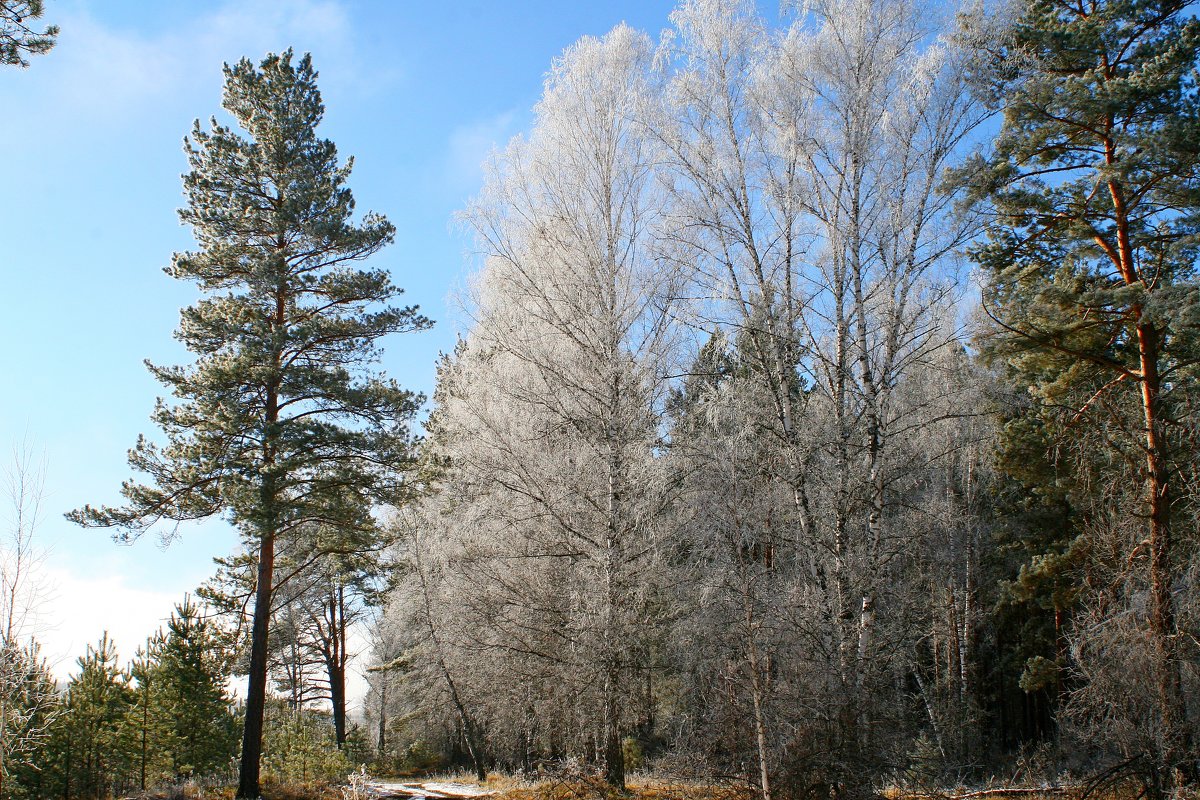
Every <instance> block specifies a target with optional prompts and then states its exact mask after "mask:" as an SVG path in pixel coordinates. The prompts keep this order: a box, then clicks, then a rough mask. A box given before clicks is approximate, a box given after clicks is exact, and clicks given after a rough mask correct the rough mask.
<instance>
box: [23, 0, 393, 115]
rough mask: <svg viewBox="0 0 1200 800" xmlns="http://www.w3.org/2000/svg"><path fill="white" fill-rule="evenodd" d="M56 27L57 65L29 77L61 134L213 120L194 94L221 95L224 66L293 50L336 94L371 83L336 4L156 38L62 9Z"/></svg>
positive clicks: (244, 13) (261, 7) (217, 18)
mask: <svg viewBox="0 0 1200 800" xmlns="http://www.w3.org/2000/svg"><path fill="white" fill-rule="evenodd" d="M54 22H55V23H56V24H58V25H60V27H61V28H62V33H61V34H60V35H59V42H58V45H57V46H56V47H55V49H54V53H53V57H48V58H45V59H42V60H40V61H39V62H38V63H37V66H38V70H37V71H33V70H31V71H30V72H29V75H28V76H29V77H32V78H34V79H35V80H38V81H41V82H42V84H43V87H44V89H45V91H44V92H43V93H42V94H41V96H40V98H38V100H39V102H40V104H41V105H42V109H43V111H44V113H46V114H48V115H50V116H51V117H52V118H53V119H55V120H56V121H57V123H58V124H59V125H72V124H74V125H86V126H88V127H96V126H107V125H114V126H118V127H127V126H129V125H130V123H133V122H135V121H136V120H139V119H143V118H153V117H154V116H156V115H161V114H162V112H163V111H164V110H165V109H167V108H170V107H183V108H187V109H189V113H190V114H191V115H192V116H196V115H199V116H201V117H203V116H206V115H207V114H206V113H203V112H204V110H205V108H206V107H205V106H196V95H197V93H210V94H215V93H216V91H217V89H218V87H219V86H220V80H221V79H220V65H221V64H222V63H223V62H233V61H236V60H237V59H239V58H241V57H243V56H246V57H249V58H251V59H252V60H257V59H260V58H261V57H262V56H263V55H264V54H266V53H267V52H278V51H280V50H283V49H286V48H287V47H289V46H294V47H295V49H296V51H297V52H305V51H313V52H314V61H315V62H316V65H317V68H318V69H319V70H322V71H323V72H324V71H327V72H328V74H329V75H330V76H331V77H332V78H333V80H331V81H329V82H330V83H333V84H334V85H337V86H339V87H342V88H345V87H349V88H351V89H353V90H356V91H358V90H362V89H363V84H364V83H366V81H365V79H364V76H366V75H370V74H371V73H370V72H369V71H367V70H365V69H361V68H360V65H359V56H358V54H357V52H356V49H355V47H354V46H353V42H354V36H353V33H352V29H351V23H350V19H349V16H348V15H347V13H346V11H345V9H344V8H343V7H342V5H341V4H340V3H338V2H333V1H332V0H293V1H292V2H288V3H279V2H275V0H241V1H240V2H238V1H233V0H231V1H230V2H226V3H224V4H223V5H221V6H220V7H218V9H217V10H216V11H214V12H211V13H208V14H206V15H202V16H198V17H196V18H195V19H193V20H191V21H190V22H189V25H188V27H187V29H186V31H180V30H178V29H172V30H168V31H161V32H156V33H154V34H143V33H139V32H136V31H132V30H126V29H119V28H115V27H111V26H107V25H105V24H104V23H102V22H100V21H98V20H97V19H95V18H94V17H93V16H91V15H90V14H89V13H87V12H86V11H81V12H74V13H72V12H70V11H66V10H65V9H64V10H62V11H61V12H60V13H58V14H56V16H55V20H54ZM372 77H373V78H374V79H375V80H379V78H378V77H377V76H372ZM323 83H324V81H323ZM213 110H215V109H213ZM181 133H182V131H181Z"/></svg>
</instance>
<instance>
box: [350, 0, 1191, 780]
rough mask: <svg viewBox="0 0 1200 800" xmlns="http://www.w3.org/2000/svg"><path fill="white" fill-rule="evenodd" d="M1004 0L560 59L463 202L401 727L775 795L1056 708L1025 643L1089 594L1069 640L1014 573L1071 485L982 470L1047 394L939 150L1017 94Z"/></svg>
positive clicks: (976, 752)
mask: <svg viewBox="0 0 1200 800" xmlns="http://www.w3.org/2000/svg"><path fill="white" fill-rule="evenodd" d="M1034 5H1036V4H1034ZM1031 7H1032V6H1031ZM1039 8H1040V6H1039ZM945 11H947V12H949V10H948V9H945ZM1035 12H1036V13H1040V12H1037V9H1036V8H1035V9H1034V10H1032V11H1029V12H1028V13H1029V14H1031V15H1034V16H1033V17H1029V18H1036V13H1035ZM1018 16H1019V14H1018ZM984 19H985V18H984V17H982V16H980V15H978V14H974V15H967V16H966V17H964V18H962V20H960V21H959V22H958V23H954V22H953V19H952V15H951V14H950V13H947V14H946V18H945V19H944V20H941V21H939V20H938V19H935V18H934V17H932V16H931V15H929V14H928V13H927V11H926V9H925V8H924V7H923V6H922V5H921V4H918V3H911V2H880V1H879V0H824V1H821V2H814V3H807V4H805V5H804V6H803V7H802V8H799V9H795V10H794V14H793V16H792V17H791V18H790V19H789V20H787V21H786V24H785V25H784V26H783V27H782V28H779V27H771V26H769V25H768V24H767V23H765V22H764V21H763V19H762V18H761V17H760V16H759V15H758V14H757V12H756V9H755V8H754V5H753V3H749V2H738V1H737V0H684V2H683V3H682V4H681V5H680V6H679V7H678V9H677V10H676V11H675V12H674V13H673V14H672V15H671V23H672V26H671V28H670V29H669V30H668V31H666V32H665V33H664V35H663V37H662V39H661V40H660V41H659V42H658V43H654V42H652V41H651V40H650V39H649V38H648V37H647V36H645V35H643V34H640V33H638V32H636V31H634V30H632V29H630V28H628V27H626V26H621V27H618V28H616V29H614V30H613V31H612V32H610V33H609V34H608V35H607V36H605V37H603V38H601V39H595V38H584V39H582V40H581V41H580V42H578V43H577V44H576V45H574V46H573V47H571V48H569V49H568V50H567V51H566V52H565V53H564V54H563V55H562V56H561V57H560V58H559V59H557V60H556V61H555V62H554V65H553V67H552V69H551V71H550V73H549V75H548V77H547V80H546V87H545V94H544V96H543V99H542V101H541V102H540V103H539V104H538V106H537V108H536V117H535V122H534V125H533V129H532V131H531V133H530V134H529V136H528V138H519V139H517V140H515V141H514V142H513V143H512V144H510V145H509V147H508V148H507V149H506V150H504V151H502V152H500V153H498V154H496V155H495V156H494V158H493V159H492V161H491V164H490V169H489V172H488V176H487V181H486V184H485V187H484V189H483V191H482V192H481V194H480V195H479V197H478V198H477V199H476V200H475V201H474V202H473V203H472V204H471V206H470V207H469V208H468V209H467V210H466V211H465V212H464V213H463V215H462V220H463V222H464V223H465V224H466V226H467V227H468V229H469V230H470V231H471V232H473V234H474V235H475V237H476V241H477V243H478V248H479V251H480V255H481V261H480V266H479V270H478V272H477V274H476V275H475V276H474V278H473V282H472V284H471V287H470V291H469V293H468V302H467V304H466V308H467V312H468V313H467V316H468V318H469V324H468V326H467V330H466V332H465V334H464V335H463V337H462V339H461V340H460V343H459V346H458V347H457V348H456V350H455V352H454V353H453V354H451V355H448V356H446V357H445V358H444V360H443V361H442V363H441V365H440V368H439V374H438V388H437V392H436V395H435V408H434V411H433V413H432V416H431V419H430V422H429V425H428V432H429V437H428V439H427V441H426V443H425V449H424V473H423V478H422V480H421V484H422V486H423V488H424V489H425V490H426V491H425V492H424V496H423V497H422V499H421V500H420V501H419V502H417V503H415V504H414V505H412V506H410V507H409V508H407V509H406V510H405V511H404V512H403V514H401V515H399V516H397V517H396V519H395V520H394V522H393V526H394V529H395V531H396V533H397V535H398V540H399V542H400V544H399V546H398V549H397V551H396V557H397V559H398V563H399V566H400V568H401V573H400V575H401V577H400V580H399V581H398V588H397V589H396V590H395V592H394V593H393V595H392V597H391V602H390V605H389V608H388V611H387V614H386V615H385V617H384V619H383V622H382V624H381V626H380V633H379V635H378V637H377V643H376V646H377V650H378V654H377V655H378V661H379V663H380V669H379V670H378V671H377V672H376V673H375V674H374V678H373V690H372V691H373V695H372V699H371V701H370V702H371V704H372V705H371V709H372V710H371V712H370V713H371V714H372V715H373V718H374V720H375V724H376V726H377V730H378V739H379V742H380V743H381V744H382V743H384V742H385V741H387V740H388V739H389V737H391V738H392V739H393V740H395V741H403V742H413V741H415V740H422V741H423V742H424V744H425V745H426V746H428V747H435V748H436V747H440V748H441V749H442V751H443V752H444V753H446V754H449V755H450V756H453V755H454V754H456V753H458V754H461V755H463V756H464V760H469V761H470V762H471V763H472V764H473V765H474V766H475V768H476V769H477V770H478V771H479V772H480V773H481V774H482V771H483V770H484V769H485V768H486V766H487V765H488V764H491V763H498V764H500V765H502V766H507V767H510V768H521V769H525V770H533V769H535V768H537V767H538V766H539V765H540V764H544V763H546V762H548V761H549V762H560V761H562V760H564V759H567V758H575V759H579V760H580V761H582V762H585V763H590V764H594V765H595V767H596V770H597V772H598V774H600V775H601V776H602V777H603V778H604V779H605V780H607V781H608V782H609V783H611V784H613V785H615V786H623V785H624V782H625V774H626V770H627V769H628V768H629V767H630V766H637V765H638V764H640V763H642V762H643V761H644V760H645V758H647V757H649V756H655V757H657V758H658V759H659V763H660V764H662V765H664V766H665V765H668V764H669V763H671V761H672V759H674V760H675V762H676V763H677V764H682V763H683V762H684V761H687V766H688V768H689V769H692V770H698V769H699V770H706V771H707V772H708V774H713V775H720V774H729V773H730V772H734V773H736V774H739V775H741V776H743V777H744V778H746V779H747V780H748V781H750V782H751V783H752V784H753V786H754V787H755V789H756V791H757V792H758V793H760V794H761V795H762V796H763V797H764V798H771V797H772V796H788V795H794V794H797V793H803V792H816V793H820V794H823V795H828V793H829V792H831V791H832V792H834V793H842V792H850V793H854V792H858V791H860V790H865V789H866V788H868V787H869V786H870V785H871V784H873V783H877V782H878V781H880V780H885V779H888V780H897V779H898V780H924V779H927V778H929V779H946V778H947V777H953V778H955V779H963V778H968V777H970V776H971V775H972V774H978V772H979V771H980V770H981V769H982V768H983V766H984V765H985V764H988V763H995V760H996V759H997V758H998V757H1000V756H1002V755H1003V754H1004V753H1005V752H1008V751H1011V750H1013V749H1014V748H1016V747H1018V746H1020V745H1021V744H1022V743H1030V742H1036V741H1037V740H1038V738H1039V737H1043V736H1045V734H1046V730H1045V728H1044V726H1041V723H1040V722H1039V721H1040V720H1041V719H1042V716H1043V715H1044V714H1045V713H1046V712H1045V711H1044V710H1039V709H1044V708H1045V707H1046V706H1045V705H1039V704H1045V703H1048V704H1049V707H1051V708H1052V707H1054V705H1055V704H1058V703H1061V702H1063V699H1064V698H1065V697H1066V695H1065V692H1066V691H1068V689H1069V687H1068V688H1066V689H1065V688H1064V686H1063V681H1062V680H1058V681H1057V684H1056V685H1055V686H1053V687H1051V686H1049V685H1048V684H1047V683H1045V682H1042V683H1037V682H1035V681H1032V679H1031V678H1030V677H1029V676H1030V674H1031V670H1033V671H1035V672H1036V670H1037V667H1038V665H1039V664H1042V661H1045V662H1046V663H1050V662H1053V661H1054V660H1055V659H1059V660H1064V659H1068V658H1069V653H1068V650H1069V642H1078V641H1079V640H1080V639H1079V637H1080V636H1081V635H1082V634H1081V633H1080V632H1081V631H1084V630H1085V626H1086V625H1089V624H1095V622H1094V620H1092V621H1089V618H1088V616H1087V614H1086V613H1082V611H1081V614H1080V622H1079V628H1078V629H1076V632H1075V633H1074V634H1072V635H1074V636H1075V638H1074V639H1071V638H1070V636H1071V635H1069V634H1068V632H1067V631H1066V630H1065V628H1064V626H1065V625H1066V621H1065V619H1064V616H1063V608H1062V607H1060V604H1058V600H1057V599H1055V600H1051V599H1050V598H1051V595H1052V594H1053V593H1048V592H1046V591H1044V590H1042V589H1038V588H1036V587H1033V584H1032V583H1030V582H1029V581H1026V580H1025V578H1026V576H1027V575H1030V574H1032V571H1033V570H1036V569H1037V568H1038V567H1039V565H1044V564H1046V563H1048V562H1047V561H1046V558H1049V557H1050V556H1049V555H1047V553H1046V552H1045V548H1044V547H1043V550H1041V551H1039V550H1038V549H1037V546H1038V545H1037V544H1036V543H1034V542H1033V540H1034V539H1035V538H1036V536H1035V534H1033V533H1029V531H1036V530H1037V526H1038V525H1039V524H1042V523H1041V522H1038V521H1037V520H1033V517H1034V514H1033V513H1032V512H1031V511H1030V508H1031V507H1032V504H1034V501H1029V502H1026V505H1025V506H1024V507H1021V508H1018V507H1019V506H1020V504H1021V503H1022V502H1024V501H1023V500H1022V498H1021V497H1020V496H1019V495H1020V494H1021V493H1022V492H1026V493H1027V494H1029V493H1032V495H1033V496H1037V497H1040V498H1042V499H1044V498H1046V497H1049V496H1051V495H1052V494H1053V492H1052V491H1051V490H1050V489H1048V488H1045V487H1043V488H1036V489H1034V487H1033V484H1031V483H1028V482H1026V483H1024V484H1023V483H1022V481H1023V480H1025V479H1024V478H1022V477H1021V476H1019V475H1017V473H1016V471H1014V470H1011V469H1010V470H1008V471H1006V472H1004V473H1003V474H999V473H997V471H996V470H995V469H994V464H993V461H994V459H993V453H994V450H995V449H996V437H997V431H996V420H997V419H1000V420H1001V421H1003V420H1005V419H1008V418H1012V417H1013V416H1018V415H1020V413H1021V411H1020V409H1022V408H1026V407H1028V403H1029V402H1030V401H1029V396H1028V394H1026V393H1025V392H1024V390H1023V387H1022V386H1021V385H1019V384H1017V385H1014V383H1013V380H1012V375H1011V373H1008V372H1005V371H1004V367H1003V364H1002V363H1001V362H1000V361H999V360H994V361H992V362H991V363H990V365H985V364H983V363H981V362H980V360H979V359H978V352H977V346H976V345H973V344H972V343H971V342H972V340H971V338H970V337H971V334H970V332H969V330H968V328H969V325H970V324H971V321H972V308H973V307H974V303H975V298H974V297H972V296H970V295H971V294H973V292H968V291H967V287H968V286H969V285H970V282H969V281H967V280H966V270H965V268H964V264H963V263H962V262H963V260H964V258H965V255H966V253H967V251H968V249H969V248H970V247H971V246H972V244H973V243H975V242H977V241H978V240H979V237H980V236H981V231H982V229H983V223H984V222H985V221H987V219H988V217H986V216H983V215H981V214H980V213H979V212H980V211H981V210H984V211H986V210H989V208H990V207H988V206H987V205H986V204H982V205H981V204H979V203H976V204H974V205H970V204H969V203H968V198H966V197H964V195H966V194H967V191H966V190H967V188H968V187H969V186H970V185H971V181H970V176H969V175H968V176H967V178H968V179H967V180H959V181H957V182H954V181H948V180H947V175H949V174H952V173H953V172H954V170H955V169H956V168H959V167H961V165H962V164H963V163H964V159H965V158H966V157H967V156H968V154H969V153H970V152H971V151H972V150H974V149H976V148H978V147H980V145H981V143H982V142H983V140H984V136H983V134H982V133H981V132H980V131H981V123H983V121H984V120H985V119H987V117H988V115H989V114H990V113H991V112H992V111H994V110H995V103H994V102H993V103H989V102H986V101H988V100H995V97H991V98H988V97H986V96H985V93H984V92H981V91H980V88H981V87H982V86H983V85H984V84H985V83H986V81H985V79H984V78H982V77H981V70H980V66H979V65H980V63H981V56H980V55H979V52H977V51H978V50H979V49H980V48H984V49H986V48H992V49H994V50H995V51H996V52H1001V51H1003V49H1004V46H1005V42H1007V41H1009V40H1007V39H1004V38H1003V37H1004V35H1005V34H1003V32H1000V33H997V31H999V30H1000V27H1001V26H997V30H996V31H993V30H991V29H989V28H988V26H986V25H984V24H982V23H983V21H984ZM947 20H949V22H947ZM1021 24H1033V23H1021ZM952 28H953V30H951V29H952ZM988 52H990V51H988ZM959 174H960V176H961V174H962V171H961V170H959ZM976 199H977V198H976ZM992 210H994V209H992ZM964 298H965V300H964ZM1068 429H1069V426H1067V427H1066V428H1064V431H1067V432H1066V433H1064V436H1069V435H1071V434H1070V433H1069V431H1068ZM1046 452H1049V453H1057V452H1059V451H1058V450H1053V449H1050V450H1047V451H1046ZM1050 457H1051V458H1053V457H1056V456H1050ZM1105 500H1106V498H1104V497H1097V498H1096V501H1097V503H1098V504H1100V505H1103V503H1104V502H1105ZM1005 515H1007V516H1005ZM1022 515H1024V516H1022ZM1031 520H1033V521H1031ZM1079 524H1085V523H1079ZM1086 524H1091V521H1089V522H1088V523H1086ZM1021 526H1025V527H1024V528H1021ZM1017 528H1021V530H1022V531H1024V533H1014V532H1013V531H1014V530H1016V529H1017ZM1094 541H1097V542H1102V541H1103V537H1099V536H1097V537H1096V538H1095V539H1094ZM1043 544H1044V542H1043ZM1027 568H1028V569H1027ZM1018 573H1019V574H1018ZM1075 575H1076V576H1078V575H1079V573H1075ZM1072 580H1075V581H1076V583H1074V584H1072V587H1073V588H1072V589H1071V591H1072V592H1075V593H1074V594H1070V593H1068V594H1070V596H1071V597H1073V598H1078V597H1079V596H1081V595H1080V592H1081V591H1082V589H1081V588H1080V585H1079V584H1080V581H1082V579H1080V578H1078V577H1076V578H1073V579H1072ZM1083 582H1086V581H1083ZM1031 587H1033V588H1031ZM1061 596H1062V595H1061V593H1060V594H1054V595H1053V597H1055V598H1060V597H1061ZM1072 602H1074V601H1072ZM1022 603H1028V604H1030V605H1029V606H1028V607H1031V608H1032V607H1034V606H1036V607H1037V608H1039V609H1040V610H1039V611H1037V612H1035V613H1034V614H1033V621H1032V622H1030V624H1029V626H1027V628H1025V629H1021V630H1019V631H1018V632H1017V634H1016V638H1018V639H1020V641H1019V643H1018V644H1014V643H1013V642H1012V641H1007V640H1006V639H1005V637H1006V636H1008V635H1009V633H1010V632H1011V629H1012V627H1013V626H1014V625H1015V624H1017V623H1014V622H1013V618H1012V611H1011V609H1013V608H1019V607H1021V604H1022ZM1098 613H1101V616H1103V613H1102V612H1098ZM1047 615H1049V616H1048V617H1047ZM1047 618H1049V619H1052V620H1053V623H1052V626H1053V630H1054V631H1057V632H1058V633H1057V634H1056V635H1055V636H1054V637H1052V640H1051V641H1048V642H1047V641H1046V640H1045V637H1044V636H1043V633H1044V628H1039V627H1037V625H1036V624H1034V623H1035V622H1037V620H1045V619H1047ZM1134 624H1135V627H1136V624H1138V623H1134ZM1110 627H1111V626H1110ZM1108 635H1115V634H1108ZM1038 637H1043V638H1038ZM1038 647H1042V650H1041V651H1038V650H1037V648H1038ZM1047 647H1048V648H1049V649H1048V650H1047V649H1046V648H1047ZM1074 647H1075V652H1077V653H1084V652H1085V650H1086V646H1085V645H1082V644H1076V645H1074ZM1110 649H1111V648H1110ZM1035 652H1044V653H1046V657H1043V656H1042V655H1038V656H1036V657H1034V655H1033V654H1034V653H1035ZM1026 656H1029V658H1028V659H1026ZM1047 657H1048V659H1049V660H1047ZM1038 658H1042V661H1038V660H1037V659H1038ZM1014 659H1018V660H1017V661H1015V662H1014ZM1091 663H1092V661H1089V660H1088V659H1086V658H1081V660H1080V661H1079V668H1078V670H1077V671H1076V673H1075V674H1076V675H1077V676H1080V678H1081V679H1086V677H1087V676H1086V670H1087V669H1093V668H1094V667H1092V666H1089V665H1091ZM1014 664H1015V665H1014ZM1067 667H1068V665H1067V664H1066V663H1065V661H1063V663H1060V664H1058V665H1057V666H1056V667H1055V669H1066V668H1067ZM1189 674H1190V673H1189ZM1018 679H1019V685H1018ZM1094 683H1095V685H1096V686H1101V685H1105V683H1104V681H1103V680H1100V679H1098V678H1095V679H1094ZM1014 698H1015V699H1014ZM1022 698H1025V699H1024V700H1022ZM1089 698H1094V695H1088V694H1086V693H1084V694H1081V695H1079V696H1078V699H1077V702H1076V703H1075V705H1074V706H1072V708H1073V709H1074V712H1073V713H1075V714H1076V715H1077V716H1079V718H1080V719H1082V718H1084V717H1086V716H1087V712H1086V708H1085V705H1086V703H1088V702H1094V699H1089ZM1021 703H1024V707H1023V708H1022V709H1018V710H1017V711H1016V712H1014V711H1013V706H1014V704H1016V705H1018V706H1019V705H1021ZM1014 720H1016V721H1014ZM1193 721H1194V720H1193ZM1088 724H1090V723H1088ZM1188 724H1191V723H1188ZM1022 726H1023V727H1022ZM1014 731H1016V732H1015V733H1014ZM435 739H436V741H434V740H435ZM1118 749H1119V748H1118ZM1064 763H1065V762H1064ZM1080 763H1083V761H1082V760H1077V762H1076V765H1078V764H1080ZM1091 763H1093V764H1095V763H1099V762H1097V761H1093V762H1091ZM1066 766H1070V765H1066Z"/></svg>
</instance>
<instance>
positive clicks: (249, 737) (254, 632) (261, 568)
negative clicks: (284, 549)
mask: <svg viewBox="0 0 1200 800" xmlns="http://www.w3.org/2000/svg"><path fill="white" fill-rule="evenodd" d="M274 567H275V535H274V533H273V532H271V531H265V532H264V533H263V536H262V541H261V542H260V544H259V550H258V586H257V588H256V589H255V593H254V621H253V622H252V624H251V628H250V675H249V683H248V686H247V688H246V722H245V726H244V728H243V730H242V760H241V765H240V768H239V771H238V790H237V797H239V798H242V799H243V800H253V798H257V797H258V796H259V795H260V792H259V786H258V775H259V760H260V758H261V756H262V734H263V712H264V709H265V706H266V700H267V633H268V622H269V621H270V617H271V581H272V580H273V579H274Z"/></svg>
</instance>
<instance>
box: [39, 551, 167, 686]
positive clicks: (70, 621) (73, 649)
mask: <svg viewBox="0 0 1200 800" xmlns="http://www.w3.org/2000/svg"><path fill="white" fill-rule="evenodd" d="M42 581H43V583H44V585H45V587H46V594H47V597H48V598H49V599H48V602H47V606H48V609H47V610H46V611H44V612H43V613H41V614H40V615H39V625H38V627H39V628H40V630H36V631H34V634H35V636H36V637H37V639H38V641H39V642H40V643H41V645H42V654H43V655H44V656H45V657H46V658H47V660H48V661H49V664H50V669H51V671H53V673H54V675H55V677H56V678H59V679H65V678H66V677H67V676H68V675H70V674H71V673H72V672H75V671H76V664H75V660H76V659H77V658H78V657H79V656H82V655H83V654H84V653H85V652H86V651H87V646H88V645H94V644H95V643H96V642H97V641H98V640H99V639H100V636H101V634H103V633H104V631H108V637H109V639H111V640H112V641H113V642H115V643H116V646H117V652H118V653H119V654H120V656H121V661H122V662H125V661H127V660H129V658H131V657H132V656H133V653H134V651H135V650H136V649H137V648H138V647H139V646H141V645H143V644H145V642H146V638H147V637H148V636H149V635H150V634H152V633H154V632H155V631H156V630H158V629H159V628H160V627H162V626H164V625H165V624H166V621H167V618H168V617H170V615H171V609H172V608H174V606H175V603H176V602H178V600H179V599H180V598H179V597H178V596H177V595H176V594H175V593H174V592H157V591H149V590H147V589H141V588H138V587H135V586H130V585H128V583H127V579H126V578H125V577H124V576H122V575H120V574H117V573H100V574H96V575H88V576H84V575H78V574H76V573H75V572H73V571H69V570H66V569H62V568H47V569H45V570H44V572H43V575H42Z"/></svg>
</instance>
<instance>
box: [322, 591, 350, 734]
mask: <svg viewBox="0 0 1200 800" xmlns="http://www.w3.org/2000/svg"><path fill="white" fill-rule="evenodd" d="M329 622H330V626H329V639H330V645H331V646H330V648H329V653H328V655H327V658H326V670H327V671H328V673H329V702H330V705H332V706H333V733H334V738H335V740H336V741H337V746H338V749H339V750H342V749H344V748H345V746H346V589H345V587H343V586H337V587H336V588H335V589H334V590H333V591H331V592H330V595H329Z"/></svg>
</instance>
